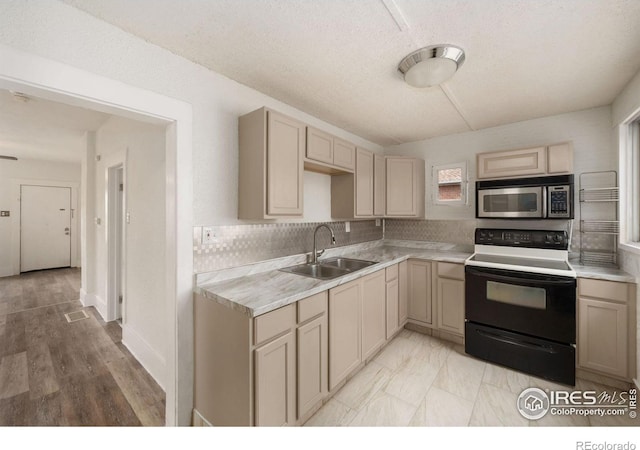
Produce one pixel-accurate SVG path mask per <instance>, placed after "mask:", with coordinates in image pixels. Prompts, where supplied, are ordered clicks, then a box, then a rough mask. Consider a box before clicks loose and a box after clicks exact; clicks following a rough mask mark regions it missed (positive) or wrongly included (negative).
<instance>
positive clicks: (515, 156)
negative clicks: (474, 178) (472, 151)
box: [477, 147, 547, 178]
mask: <svg viewBox="0 0 640 450" xmlns="http://www.w3.org/2000/svg"><path fill="white" fill-rule="evenodd" d="M477 164H478V178H501V177H515V176H524V175H542V174H544V173H545V172H546V171H547V149H546V148H545V147H534V148H524V149H520V150H507V151H502V152H489V153H479V154H478V155H477Z"/></svg>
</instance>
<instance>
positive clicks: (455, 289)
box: [434, 262, 464, 336]
mask: <svg viewBox="0 0 640 450" xmlns="http://www.w3.org/2000/svg"><path fill="white" fill-rule="evenodd" d="M434 264H435V265H436V275H437V278H436V299H437V315H438V320H437V325H438V329H440V330H444V331H448V332H449V333H454V334H457V335H460V336H464V265H462V264H452V263H446V262H437V263H434Z"/></svg>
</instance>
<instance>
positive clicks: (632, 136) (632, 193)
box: [619, 115, 640, 252]
mask: <svg viewBox="0 0 640 450" xmlns="http://www.w3.org/2000/svg"><path fill="white" fill-rule="evenodd" d="M619 137H620V203H619V214H620V243H621V244H622V245H625V244H626V245H627V246H629V247H632V248H633V251H634V252H638V251H640V116H638V115H636V116H635V118H633V119H631V120H629V121H628V122H626V123H623V124H622V125H620V134H619Z"/></svg>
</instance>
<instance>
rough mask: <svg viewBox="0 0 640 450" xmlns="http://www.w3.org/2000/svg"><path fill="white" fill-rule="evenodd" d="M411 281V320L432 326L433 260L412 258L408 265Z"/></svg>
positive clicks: (409, 280)
mask: <svg viewBox="0 0 640 450" xmlns="http://www.w3.org/2000/svg"><path fill="white" fill-rule="evenodd" d="M407 272H408V282H409V289H408V291H409V292H408V293H409V320H410V321H412V322H415V323H417V324H418V325H423V326H429V327H430V326H432V325H433V317H432V299H433V296H432V292H431V291H432V284H431V262H430V261H421V260H414V259H410V260H409V261H408V265H407Z"/></svg>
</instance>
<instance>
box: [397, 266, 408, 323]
mask: <svg viewBox="0 0 640 450" xmlns="http://www.w3.org/2000/svg"><path fill="white" fill-rule="evenodd" d="M408 266H409V263H408V262H407V261H402V262H401V263H400V264H398V326H399V327H404V324H405V323H407V319H408V318H409V270H408Z"/></svg>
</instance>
